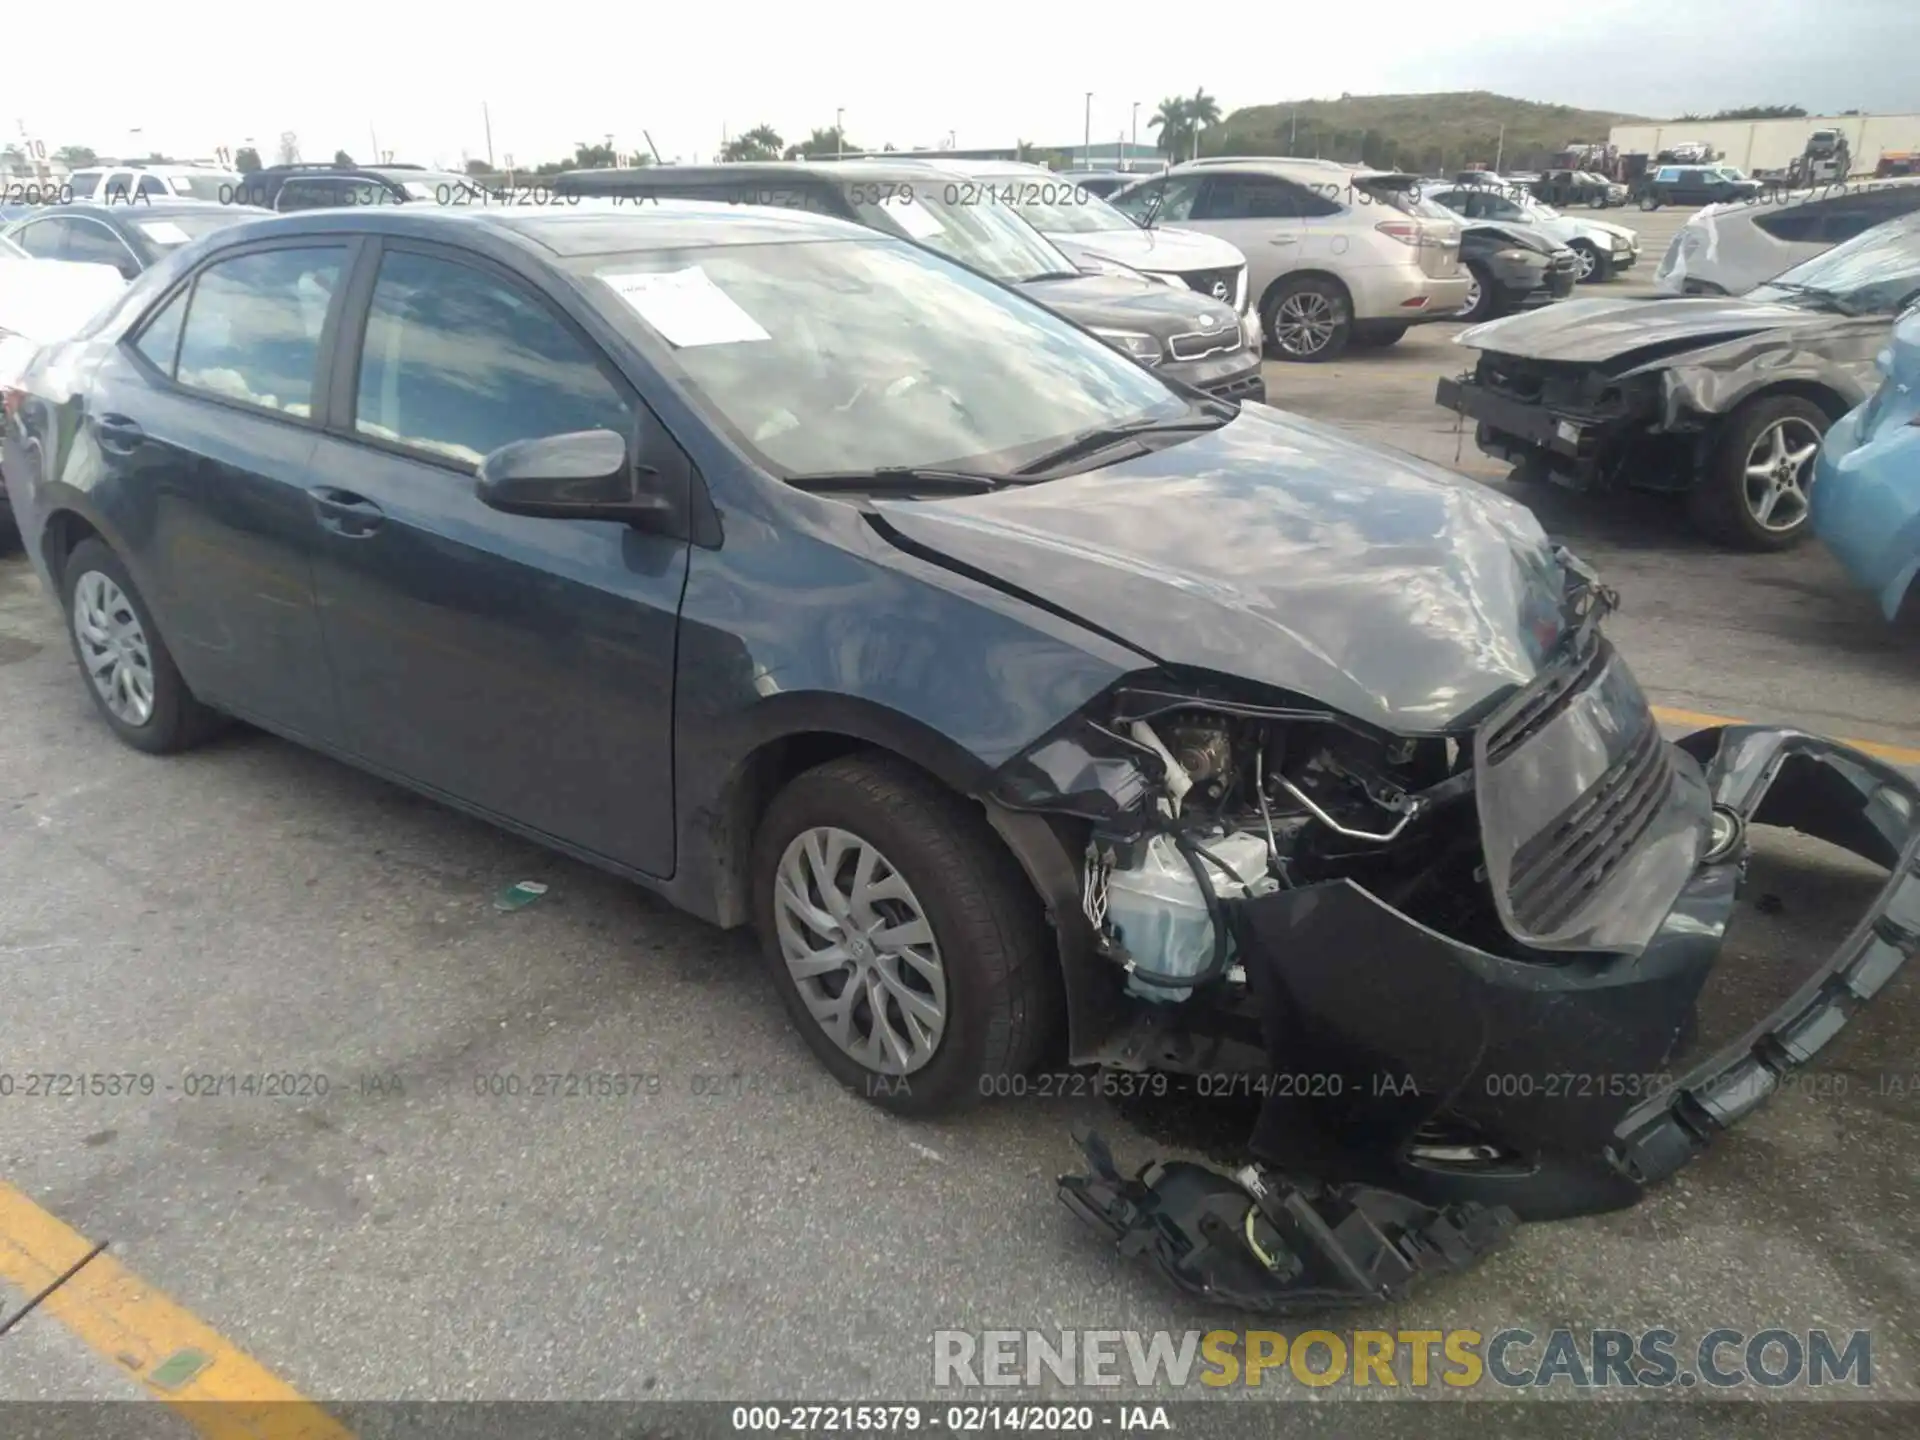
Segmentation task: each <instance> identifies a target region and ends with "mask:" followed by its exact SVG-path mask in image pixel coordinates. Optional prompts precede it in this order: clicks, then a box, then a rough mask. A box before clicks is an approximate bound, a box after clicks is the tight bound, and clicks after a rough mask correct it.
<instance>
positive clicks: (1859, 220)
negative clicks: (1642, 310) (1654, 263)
mask: <svg viewBox="0 0 1920 1440" xmlns="http://www.w3.org/2000/svg"><path fill="white" fill-rule="evenodd" d="M1915 210H1920V176H1916V177H1914V178H1912V179H1904V180H1881V181H1872V182H1869V183H1867V184H1864V185H1852V186H1843V185H1831V186H1826V187H1821V188H1815V189H1811V190H1802V191H1797V192H1795V193H1794V194H1791V195H1784V196H1780V197H1779V198H1777V199H1771V200H1764V201H1762V200H1736V201H1732V202H1730V203H1728V204H1724V205H1709V206H1707V207H1706V208H1705V209H1704V210H1698V211H1695V212H1694V214H1693V216H1692V218H1691V219H1689V220H1688V221H1687V223H1686V224H1685V225H1683V226H1681V227H1680V231H1679V233H1678V234H1676V235H1675V236H1674V237H1673V243H1672V244H1670V245H1669V246H1668V247H1667V253H1666V254H1665V256H1663V257H1662V258H1661V261H1660V268H1659V269H1657V270H1655V271H1654V272H1653V287H1654V289H1656V290H1658V291H1660V292H1661V293H1662V294H1665V295H1744V294H1746V292H1747V291H1749V290H1751V289H1753V287H1754V286H1756V285H1759V284H1762V283H1764V282H1766V281H1768V280H1771V279H1772V278H1773V277H1774V276H1776V275H1778V274H1780V273H1781V272H1782V271H1783V270H1787V269H1790V268H1792V267H1793V266H1795V265H1798V264H1799V263H1800V262H1801V261H1803V260H1810V259H1812V258H1813V257H1814V256H1815V255H1818V254H1819V253H1820V252H1821V251H1822V250H1825V249H1827V248H1829V247H1830V246H1834V245H1838V244H1839V243H1840V242H1841V241H1842V240H1851V239H1852V238H1853V237H1854V236H1856V235H1858V234H1860V233H1861V232H1862V231H1865V230H1871V229H1872V228H1873V227H1874V226H1875V225H1878V224H1880V223H1881V222H1882V221H1884V220H1892V219H1894V218H1896V217H1898V216H1901V215H1907V214H1911V213H1912V212H1913V211H1915Z"/></svg>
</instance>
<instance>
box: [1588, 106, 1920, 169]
mask: <svg viewBox="0 0 1920 1440" xmlns="http://www.w3.org/2000/svg"><path fill="white" fill-rule="evenodd" d="M1815 130H1838V131H1839V132H1840V133H1841V134H1843V135H1845V136H1846V137H1847V145H1848V148H1849V149H1850V150H1851V152H1852V156H1853V171H1854V173H1855V174H1856V175H1857V174H1863V173H1864V174H1868V175H1871V174H1872V173H1873V167H1874V166H1875V165H1876V164H1878V163H1879V161H1880V157H1881V155H1882V154H1884V153H1886V152H1888V151H1902V150H1920V115H1807V116H1804V117H1802V118H1800V119H1797V120H1711V121H1706V120H1668V121H1665V122H1663V123H1660V124H1652V125H1616V126H1614V127H1613V133H1612V135H1611V136H1610V137H1609V138H1610V141H1611V143H1612V145H1613V146H1614V148H1615V149H1616V150H1617V151H1618V152H1619V153H1620V154H1622V155H1631V154H1635V153H1639V154H1644V155H1657V154H1659V153H1660V152H1661V151H1662V150H1669V149H1672V148H1673V147H1674V146H1675V145H1680V144H1684V143H1685V142H1687V141H1689V140H1697V141H1700V142H1701V143H1702V144H1706V145H1711V146H1712V147H1713V148H1714V149H1715V150H1718V151H1719V152H1720V153H1721V156H1722V158H1723V160H1724V162H1725V163H1726V164H1728V165H1737V166H1739V167H1740V168H1741V169H1742V170H1748V171H1752V170H1784V169H1785V168H1786V167H1787V165H1788V164H1789V163H1790V162H1791V161H1792V160H1793V159H1794V158H1795V157H1796V156H1798V155H1799V154H1800V153H1801V152H1802V151H1804V150H1805V149H1806V148H1807V137H1808V136H1809V135H1811V134H1812V133H1813V132H1814V131H1815Z"/></svg>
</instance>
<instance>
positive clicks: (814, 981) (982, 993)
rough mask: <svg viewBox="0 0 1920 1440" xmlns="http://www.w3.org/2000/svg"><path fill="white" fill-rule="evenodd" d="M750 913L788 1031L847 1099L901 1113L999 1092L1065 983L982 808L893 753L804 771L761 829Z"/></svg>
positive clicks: (1033, 1044) (1031, 1054) (1032, 904)
mask: <svg viewBox="0 0 1920 1440" xmlns="http://www.w3.org/2000/svg"><path fill="white" fill-rule="evenodd" d="M753 902H754V918H755V922H756V924H757V926H758V928H759V932H760V939H761V945H762V949H763V951H764V952H765V956H766V960H767V963H768V965H769V966H770V967H771V968H772V970H773V975H774V983H775V985H776V986H777V987H778V988H779V991H780V995H781V999H782V1000H783V1001H784V1002H785V1004H786V1007H787V1012H788V1014H789V1015H790V1016H791V1017H792V1019H793V1023H794V1025H795V1026H797V1027H798V1028H799V1030H800V1033H801V1034H802V1035H803V1036H804V1037H805V1038H806V1041H807V1044H808V1046H809V1047H811V1048H812V1050H813V1053H814V1054H815V1055H816V1056H818V1057H819V1059H820V1061H821V1063H822V1064H823V1065H825V1066H826V1067H827V1069H828V1070H829V1071H831V1072H832V1073H833V1075H834V1077H835V1078H836V1079H837V1080H839V1082H840V1083H841V1084H842V1085H844V1086H846V1087H847V1088H848V1089H849V1090H850V1091H852V1092H854V1093H856V1094H859V1095H861V1096H862V1097H863V1098H865V1099H868V1100H871V1101H873V1102H874V1103H875V1104H877V1105H880V1106H882V1107H884V1108H886V1109H889V1110H893V1111H896V1112H898V1113H901V1114H906V1115H932V1114H938V1113H941V1112H945V1111H953V1110H958V1109H961V1108H963V1107H964V1106H967V1105H969V1104H971V1103H973V1102H974V1101H976V1100H978V1099H979V1098H980V1097H981V1096H982V1095H986V1094H990V1093H996V1087H997V1093H1000V1094H1005V1093H1007V1091H1008V1089H1009V1088H1010V1082H1011V1080H1012V1078H1013V1077H1016V1076H1019V1075H1022V1074H1024V1073H1025V1072H1026V1071H1027V1070H1028V1069H1029V1068H1030V1067H1031V1066H1032V1065H1033V1063H1034V1062H1035V1061H1036V1060H1037V1059H1038V1058H1039V1056H1040V1054H1041V1051H1042V1047H1043V1046H1044V1045H1045V1044H1046V1042H1047V1041H1048V1039H1049V1038H1050V1036H1051V1034H1052V1031H1053V1029H1054V1026H1055V1022H1056V1017H1057V1015H1058V1013H1059V993H1060V977H1059V971H1058V968H1057V965H1056V964H1055V962H1054V959H1053V954H1054V952H1053V948H1052V945H1051V943H1050V936H1049V932H1048V930H1047V927H1046V921H1045V916H1044V913H1043V910H1042V907H1041V905H1040V901H1039V897H1038V896H1037V895H1036V894H1035V893H1034V890H1033V887H1032V885H1031V884H1030V883H1029V882H1028V880H1027V878H1026V876H1025V874H1024V873H1023V872H1022V871H1021V869H1020V867H1019V864H1018V863H1017V862H1016V861H1015V860H1014V858H1013V857H1012V855H1010V854H1009V853H1008V852H1007V849H1006V847H1005V846H1004V845H1002V844H1001V843H1000V840H999V838H998V837H997V836H996V835H995V834H994V833H993V829H992V827H991V826H990V825H988V823H987V821H986V817H985V816H984V815H982V814H981V812H980V810H979V808H978V807H977V806H973V805H970V804H968V803H967V802H966V801H964V800H962V799H961V798H960V797H959V796H957V795H955V794H954V793H953V792H952V791H950V790H947V789H946V788H944V787H943V786H941V785H940V784H939V783H938V782H936V781H934V780H933V779H931V778H930V777H928V776H927V775H925V774H923V773H922V772H920V771H918V770H916V769H914V768H912V767H911V766H909V765H906V764H905V763H903V762H901V761H898V760H894V759H892V758H890V757H883V756H860V755H855V756H848V757H844V758H842V759H839V760H832V761H829V762H827V763H826V764H824V765H820V766H818V767H816V768H815V769H812V770H809V771H807V772H806V773H805V774H803V775H800V776H799V777H797V778H796V779H795V780H793V782H792V783H791V784H789V785H788V786H787V787H786V789H784V790H782V791H781V792H780V794H779V795H778V796H777V797H776V798H775V800H774V802H773V804H772V805H771V806H770V807H769V808H768V810H767V814H766V817H765V819H764V820H763V821H762V822H761V825H760V830H759V834H758V836H757V838H756V841H755V846H754V862H753Z"/></svg>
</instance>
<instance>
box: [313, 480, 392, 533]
mask: <svg viewBox="0 0 1920 1440" xmlns="http://www.w3.org/2000/svg"><path fill="white" fill-rule="evenodd" d="M307 494H308V495H309V496H310V497H311V498H312V500H313V508H314V513H315V514H317V515H318V516H319V517H320V523H321V524H322V525H324V526H326V527H327V529H329V530H331V531H333V532H334V533H335V534H336V535H345V536H347V537H348V538H349V539H352V540H359V539H361V538H363V537H365V536H368V535H371V534H372V533H373V532H374V531H376V530H378V529H379V528H380V525H381V522H382V521H384V520H385V519H386V518H387V514H386V512H385V511H384V510H382V509H381V508H380V507H379V506H378V505H376V504H374V503H373V501H371V500H369V499H367V497H366V496H364V495H356V494H354V493H353V491H351V490H339V489H336V488H335V487H333V486H332V485H315V486H314V487H313V488H312V489H310V490H308V491H307Z"/></svg>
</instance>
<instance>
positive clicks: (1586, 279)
mask: <svg viewBox="0 0 1920 1440" xmlns="http://www.w3.org/2000/svg"><path fill="white" fill-rule="evenodd" d="M1570 248H1571V249H1572V250H1573V251H1574V253H1575V254H1578V255H1583V256H1585V257H1586V258H1587V260H1588V261H1590V262H1591V263H1592V266H1593V268H1592V269H1591V270H1589V271H1587V273H1586V274H1585V275H1583V276H1581V277H1580V283H1581V284H1582V285H1599V284H1603V283H1604V282H1606V281H1608V280H1611V279H1612V278H1613V257H1612V256H1611V255H1603V254H1601V253H1600V247H1599V246H1598V245H1595V244H1594V243H1593V242H1592V241H1591V240H1575V241H1573V242H1572V243H1571V247H1570Z"/></svg>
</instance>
